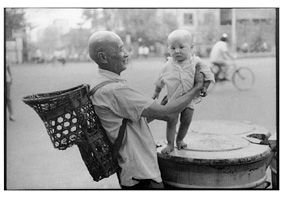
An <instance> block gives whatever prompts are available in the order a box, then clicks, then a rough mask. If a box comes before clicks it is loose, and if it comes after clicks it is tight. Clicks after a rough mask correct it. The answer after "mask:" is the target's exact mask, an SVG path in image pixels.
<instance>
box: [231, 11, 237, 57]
mask: <svg viewBox="0 0 283 198" xmlns="http://www.w3.org/2000/svg"><path fill="white" fill-rule="evenodd" d="M236 23H237V18H236V9H232V51H233V52H234V53H236V52H237V31H236Z"/></svg>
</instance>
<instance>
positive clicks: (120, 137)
mask: <svg viewBox="0 0 283 198" xmlns="http://www.w3.org/2000/svg"><path fill="white" fill-rule="evenodd" d="M115 82H116V83H117V81H113V80H107V81H104V82H102V83H100V84H98V85H96V86H95V87H94V88H92V89H91V90H90V91H89V92H88V93H87V96H88V97H90V96H92V95H93V94H95V92H96V91H97V90H98V89H100V88H101V87H103V86H104V85H107V84H110V83H115ZM127 121H128V120H127V119H126V118H124V119H123V121H122V125H121V127H120V129H119V133H118V137H117V139H116V140H115V142H114V145H113V152H112V157H113V161H114V163H117V156H118V152H119V150H120V147H121V144H122V140H123V138H124V134H125V131H126V126H127Z"/></svg>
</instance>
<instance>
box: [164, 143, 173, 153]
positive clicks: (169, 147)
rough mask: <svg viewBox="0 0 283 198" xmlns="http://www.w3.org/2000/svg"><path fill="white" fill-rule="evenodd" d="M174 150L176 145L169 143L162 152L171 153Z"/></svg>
mask: <svg viewBox="0 0 283 198" xmlns="http://www.w3.org/2000/svg"><path fill="white" fill-rule="evenodd" d="M173 150H174V145H169V144H167V146H166V147H165V148H164V149H162V150H161V153H163V154H169V153H171V152H172V151H173Z"/></svg>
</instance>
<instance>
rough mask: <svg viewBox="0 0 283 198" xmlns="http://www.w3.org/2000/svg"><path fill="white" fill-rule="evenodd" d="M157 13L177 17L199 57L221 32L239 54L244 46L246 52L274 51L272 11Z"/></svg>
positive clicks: (193, 10) (163, 11) (205, 53)
mask: <svg viewBox="0 0 283 198" xmlns="http://www.w3.org/2000/svg"><path fill="white" fill-rule="evenodd" d="M159 12H162V13H163V14H166V13H168V12H170V13H174V14H175V15H176V16H177V22H178V26H179V28H181V29H187V30H188V31H190V32H191V33H192V35H193V40H194V43H195V44H196V45H195V50H196V52H197V53H198V54H199V55H202V56H207V55H208V54H209V52H210V50H211V47H212V45H213V44H214V43H215V42H216V41H217V40H219V38H220V37H221V35H222V34H223V33H227V34H228V35H229V37H230V41H231V42H230V44H232V41H233V45H234V46H231V47H232V48H233V49H235V50H237V51H238V52H239V51H243V52H245V50H242V47H243V46H245V47H246V48H247V51H246V52H248V51H249V52H260V51H270V50H272V49H273V50H274V46H275V28H276V26H275V23H276V21H275V19H276V15H275V9H160V11H159ZM233 12H234V15H233ZM233 16H234V17H233ZM233 23H234V24H233ZM233 25H235V28H234V30H233Z"/></svg>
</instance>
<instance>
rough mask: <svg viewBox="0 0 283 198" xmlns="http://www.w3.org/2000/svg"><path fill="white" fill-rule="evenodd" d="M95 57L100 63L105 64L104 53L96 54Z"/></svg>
mask: <svg viewBox="0 0 283 198" xmlns="http://www.w3.org/2000/svg"><path fill="white" fill-rule="evenodd" d="M97 57H98V59H99V61H100V62H101V63H107V58H106V54H105V53H104V52H98V53H97Z"/></svg>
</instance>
